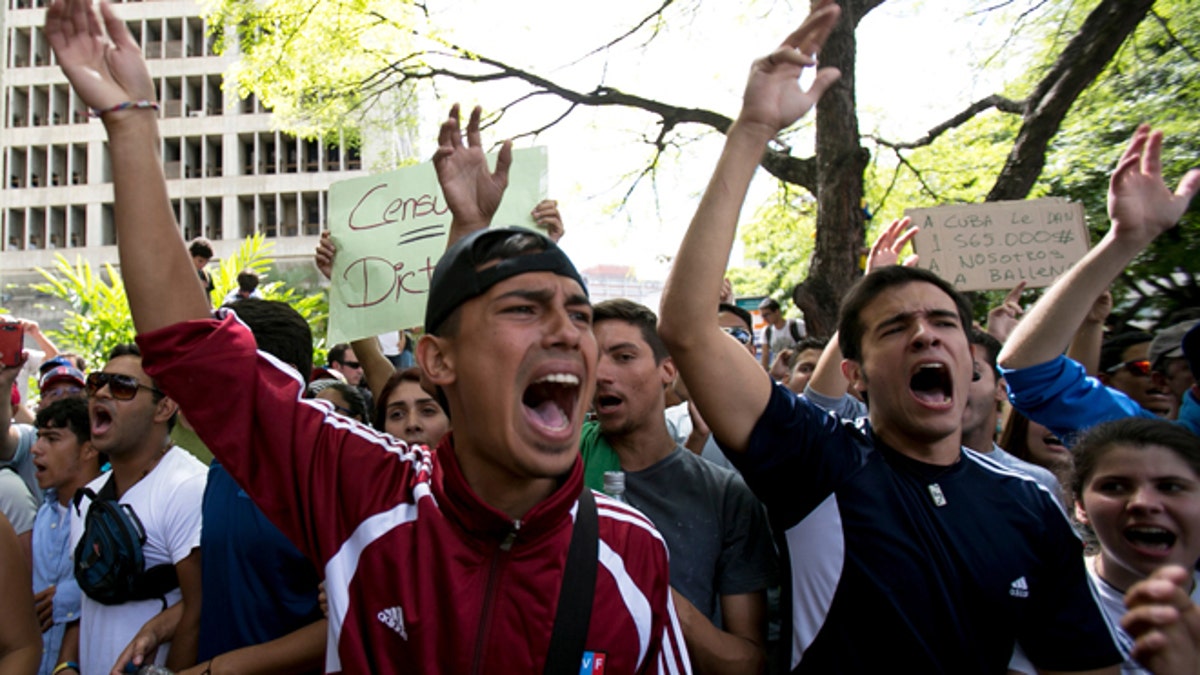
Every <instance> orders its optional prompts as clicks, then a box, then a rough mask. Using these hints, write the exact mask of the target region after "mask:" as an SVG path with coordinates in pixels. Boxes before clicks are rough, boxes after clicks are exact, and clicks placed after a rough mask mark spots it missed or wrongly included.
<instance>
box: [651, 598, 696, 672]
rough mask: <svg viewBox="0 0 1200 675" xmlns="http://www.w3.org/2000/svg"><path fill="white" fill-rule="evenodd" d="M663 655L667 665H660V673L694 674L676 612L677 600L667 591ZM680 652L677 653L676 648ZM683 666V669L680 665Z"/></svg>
mask: <svg viewBox="0 0 1200 675" xmlns="http://www.w3.org/2000/svg"><path fill="white" fill-rule="evenodd" d="M662 641H663V646H662V656H663V661H664V662H665V663H664V665H665V667H660V668H659V672H660V673H685V674H686V675H692V659H691V657H690V656H688V652H687V643H686V642H684V640H683V629H682V628H681V627H680V625H679V616H678V615H677V614H676V613H675V601H674V600H673V599H672V598H671V593H670V591H669V590H668V592H667V624H666V625H665V626H663V637H662ZM676 648H678V649H679V653H678V654H676V653H675V649H676ZM681 666H682V670H681V669H680V667H681Z"/></svg>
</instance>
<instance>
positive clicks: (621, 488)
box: [604, 471, 629, 504]
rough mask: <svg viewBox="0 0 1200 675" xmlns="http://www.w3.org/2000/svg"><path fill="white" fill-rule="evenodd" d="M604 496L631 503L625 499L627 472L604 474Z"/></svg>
mask: <svg viewBox="0 0 1200 675" xmlns="http://www.w3.org/2000/svg"><path fill="white" fill-rule="evenodd" d="M604 494H606V495H608V496H609V497H612V498H613V499H615V500H617V501H619V502H624V503H626V504H628V503H629V500H628V499H626V498H625V472H624V471H605V472H604Z"/></svg>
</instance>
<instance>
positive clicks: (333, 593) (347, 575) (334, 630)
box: [325, 483, 432, 673]
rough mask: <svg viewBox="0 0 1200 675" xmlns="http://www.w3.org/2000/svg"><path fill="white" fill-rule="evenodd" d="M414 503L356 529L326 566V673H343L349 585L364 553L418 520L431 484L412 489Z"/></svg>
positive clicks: (404, 504)
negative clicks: (342, 641) (341, 647)
mask: <svg viewBox="0 0 1200 675" xmlns="http://www.w3.org/2000/svg"><path fill="white" fill-rule="evenodd" d="M413 497H414V503H408V502H404V503H402V504H397V505H396V506H394V507H393V508H391V509H389V510H387V511H383V512H381V513H377V514H375V515H373V516H371V517H370V518H367V519H366V520H364V521H363V522H362V523H360V524H359V526H358V527H357V528H355V530H354V533H353V534H351V535H350V537H349V538H348V539H347V540H346V541H345V543H343V544H342V547H341V548H340V549H339V550H338V552H337V554H336V555H334V556H333V557H332V558H330V559H329V562H328V563H326V564H325V594H326V596H327V597H328V599H329V632H328V634H327V636H326V644H325V672H328V673H333V672H340V671H341V670H342V662H341V658H340V656H339V655H338V642H339V640H340V639H341V634H342V626H343V625H344V624H345V621H346V613H347V611H349V606H350V581H351V580H352V579H353V578H354V574H355V572H356V571H357V570H358V561H359V558H360V557H361V556H362V552H363V549H365V548H366V547H367V546H369V545H370V544H371V543H373V542H375V541H376V540H378V539H379V538H380V537H382V536H384V535H386V534H387V533H388V532H391V531H392V530H393V529H395V528H397V527H399V526H401V525H404V524H405V523H409V522H412V521H414V520H416V518H417V504H416V503H415V502H419V501H420V500H421V499H422V498H423V497H430V498H432V495H431V494H430V492H429V485H428V483H418V484H417V485H416V487H414V488H413Z"/></svg>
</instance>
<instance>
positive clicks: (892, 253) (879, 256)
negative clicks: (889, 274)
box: [867, 218, 921, 274]
mask: <svg viewBox="0 0 1200 675" xmlns="http://www.w3.org/2000/svg"><path fill="white" fill-rule="evenodd" d="M920 230H921V228H920V226H918V225H913V224H912V219H911V218H900V219H898V220H893V221H892V222H891V224H889V225H888V226H887V227H885V228H884V229H883V232H880V233H879V237H878V238H877V239H876V240H875V243H873V244H871V252H870V253H869V254H867V273H868V274H869V273H871V272H874V271H875V270H877V269H879V268H880V267H888V266H889V265H898V264H900V251H903V250H904V247H905V246H908V242H910V241H912V238H913V237H915V236H917V232H919V231H920ZM904 264H905V265H906V266H909V267H911V266H913V265H916V264H917V256H916V254H913V255H910V256H908V258H906V259H905V260H904Z"/></svg>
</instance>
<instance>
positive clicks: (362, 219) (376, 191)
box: [328, 147, 549, 344]
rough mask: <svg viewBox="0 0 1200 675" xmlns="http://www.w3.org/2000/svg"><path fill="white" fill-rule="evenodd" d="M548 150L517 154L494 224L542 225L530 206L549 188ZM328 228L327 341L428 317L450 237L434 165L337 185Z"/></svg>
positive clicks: (344, 339)
mask: <svg viewBox="0 0 1200 675" xmlns="http://www.w3.org/2000/svg"><path fill="white" fill-rule="evenodd" d="M488 163H489V165H491V166H493V167H494V166H495V163H496V158H495V155H490V156H489V157H488ZM547 169H548V156H547V152H546V148H544V147H537V148H528V149H521V150H514V151H513V162H512V168H511V169H510V170H509V178H508V189H507V190H505V192H504V199H503V200H502V201H501V202H500V208H498V209H497V210H496V216H495V217H494V218H493V219H492V223H493V224H494V225H497V226H508V225H519V226H522V227H528V228H530V229H537V226H536V224H535V223H534V221H533V217H532V216H531V215H530V211H532V210H533V207H534V206H536V205H537V203H538V202H539V201H541V200H542V199H544V198H545V196H546V194H547V193H548V191H549V190H548V185H547V179H548V173H547ZM329 233H330V237H331V238H332V239H333V243H334V244H335V245H336V246H337V256H336V257H335V258H334V262H333V278H332V280H331V286H330V292H329V336H328V341H329V344H336V343H339V342H349V341H350V340H356V339H359V338H365V337H370V336H373V335H380V334H383V333H391V332H395V331H396V330H398V329H401V328H411V327H413V326H419V325H421V324H422V323H423V322H424V321H425V298H426V295H427V293H428V292H429V280H430V278H431V277H432V276H433V269H434V267H435V266H436V265H437V261H438V259H439V258H441V256H442V252H443V251H445V250H446V237H447V236H449V234H450V209H449V207H447V206H446V201H445V198H444V197H443V196H442V191H441V188H440V186H439V185H438V181H437V174H436V172H435V171H434V168H433V163H432V162H425V163H423V164H418V165H416V166H411V167H407V168H404V169H399V170H397V171H390V172H388V173H382V174H377V175H374V176H364V177H362V178H353V179H350V180H344V181H340V182H338V183H334V184H333V185H332V186H330V188H329Z"/></svg>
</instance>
